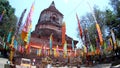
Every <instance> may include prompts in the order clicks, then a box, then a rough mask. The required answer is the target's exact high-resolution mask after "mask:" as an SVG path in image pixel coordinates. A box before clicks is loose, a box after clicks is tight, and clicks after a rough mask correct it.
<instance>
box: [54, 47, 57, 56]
mask: <svg viewBox="0 0 120 68" xmlns="http://www.w3.org/2000/svg"><path fill="white" fill-rule="evenodd" d="M54 57H57V52H56V48H54Z"/></svg>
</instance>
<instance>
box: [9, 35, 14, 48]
mask: <svg viewBox="0 0 120 68" xmlns="http://www.w3.org/2000/svg"><path fill="white" fill-rule="evenodd" d="M14 39H15V36H12V41H11V44H10V47H12V48H13V47H14Z"/></svg>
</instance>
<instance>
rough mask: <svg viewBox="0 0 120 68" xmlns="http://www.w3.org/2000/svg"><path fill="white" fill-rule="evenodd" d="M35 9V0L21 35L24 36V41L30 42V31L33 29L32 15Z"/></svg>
mask: <svg viewBox="0 0 120 68" xmlns="http://www.w3.org/2000/svg"><path fill="white" fill-rule="evenodd" d="M33 10H34V2H33V4H32V6H31V9H30V12H29V14H28V16H27V19H26V23H24V26H23V29H22V33H21V37H22V39H23V41H25V42H28V36H29V31H30V30H31V26H32V23H31V17H32V14H33Z"/></svg>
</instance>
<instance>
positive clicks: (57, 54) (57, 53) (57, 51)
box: [56, 45, 59, 57]
mask: <svg viewBox="0 0 120 68" xmlns="http://www.w3.org/2000/svg"><path fill="white" fill-rule="evenodd" d="M58 49H59V47H58V45H57V46H56V56H57V57H58V56H59V50H58Z"/></svg>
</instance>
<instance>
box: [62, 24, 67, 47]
mask: <svg viewBox="0 0 120 68" xmlns="http://www.w3.org/2000/svg"><path fill="white" fill-rule="evenodd" d="M65 32H66V25H65V22H63V24H62V45H64V43H65Z"/></svg>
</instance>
